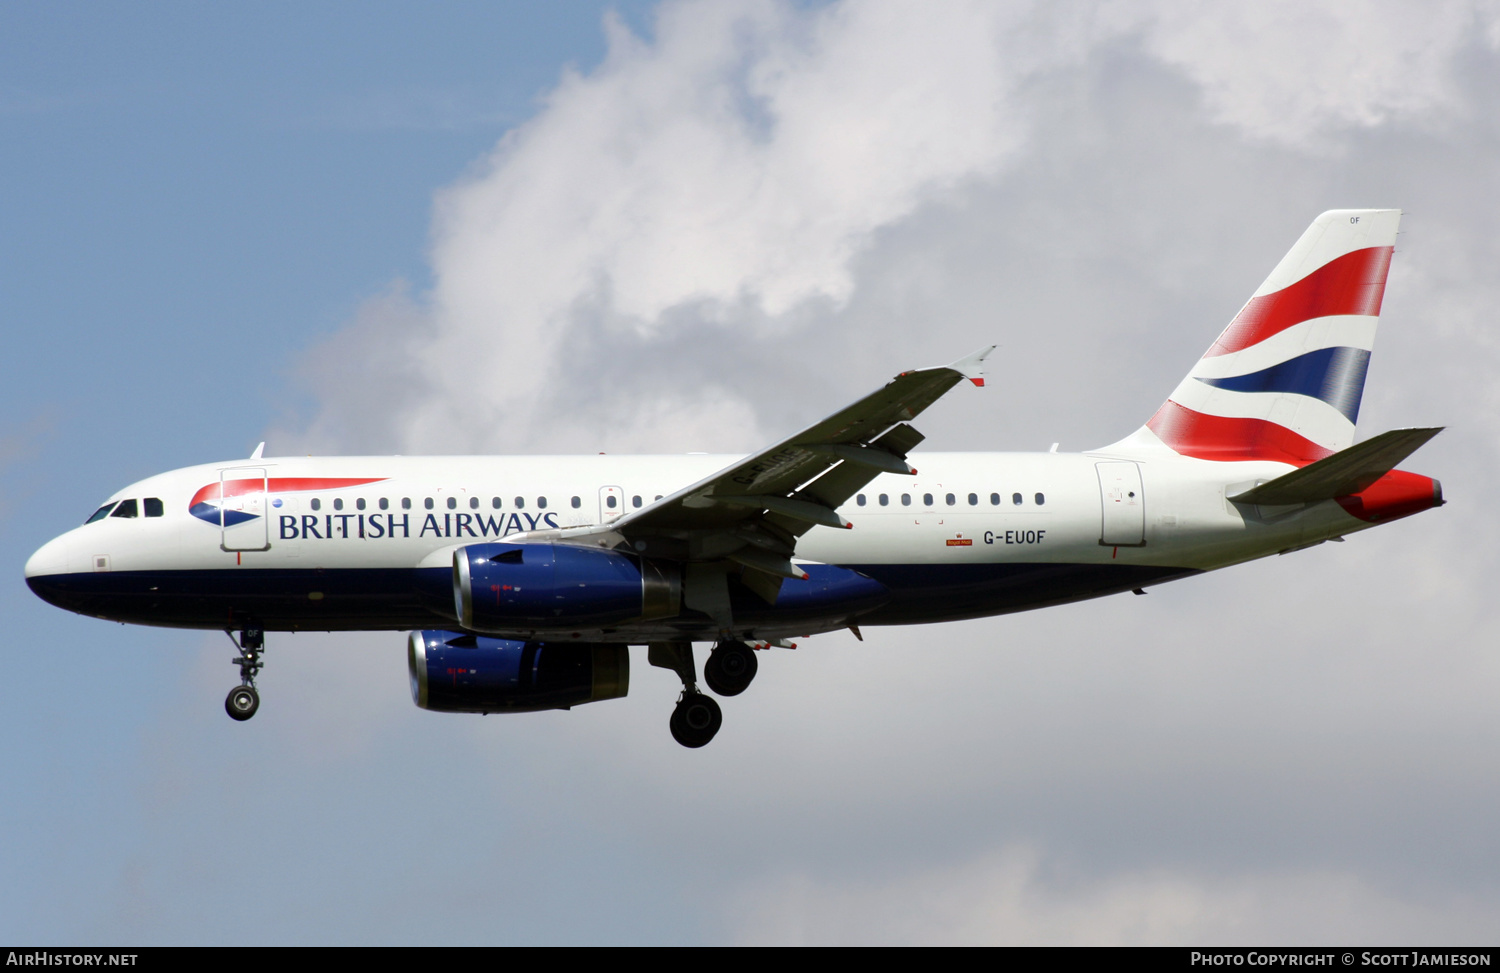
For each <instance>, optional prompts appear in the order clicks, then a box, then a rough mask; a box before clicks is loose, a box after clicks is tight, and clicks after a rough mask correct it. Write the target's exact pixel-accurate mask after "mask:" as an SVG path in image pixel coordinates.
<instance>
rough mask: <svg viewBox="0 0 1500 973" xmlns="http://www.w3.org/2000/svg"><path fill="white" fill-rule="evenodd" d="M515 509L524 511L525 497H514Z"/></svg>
mask: <svg viewBox="0 0 1500 973" xmlns="http://www.w3.org/2000/svg"><path fill="white" fill-rule="evenodd" d="M516 509H517V510H525V509H526V498H525V497H516Z"/></svg>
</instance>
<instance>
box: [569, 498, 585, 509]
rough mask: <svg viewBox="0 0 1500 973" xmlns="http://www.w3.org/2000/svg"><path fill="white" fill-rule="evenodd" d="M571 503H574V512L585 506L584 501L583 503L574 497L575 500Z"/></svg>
mask: <svg viewBox="0 0 1500 973" xmlns="http://www.w3.org/2000/svg"><path fill="white" fill-rule="evenodd" d="M569 502H570V503H572V504H573V509H574V510H577V509H578V508H579V507H581V506H583V501H582V500H580V499H578V498H577V497H574V498H573V499H572V500H571V501H569Z"/></svg>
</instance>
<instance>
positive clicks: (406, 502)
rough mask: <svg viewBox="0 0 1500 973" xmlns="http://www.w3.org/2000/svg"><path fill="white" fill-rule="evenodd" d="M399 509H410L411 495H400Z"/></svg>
mask: <svg viewBox="0 0 1500 973" xmlns="http://www.w3.org/2000/svg"><path fill="white" fill-rule="evenodd" d="M401 509H402V510H410V509H411V497H402V498H401Z"/></svg>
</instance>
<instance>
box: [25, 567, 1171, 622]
mask: <svg viewBox="0 0 1500 973" xmlns="http://www.w3.org/2000/svg"><path fill="white" fill-rule="evenodd" d="M810 567H812V566H810ZM846 567H847V568H848V569H850V570H851V571H853V572H856V573H857V574H858V575H862V576H863V577H864V578H865V579H868V581H866V582H864V583H859V580H858V579H854V580H849V579H848V578H847V577H846V579H845V580H843V581H841V582H840V583H839V584H838V585H825V586H824V588H823V589H821V590H819V589H817V587H816V586H817V584H818V583H819V582H820V578H819V575H820V574H821V573H822V572H817V571H814V572H813V574H814V577H813V579H812V581H811V582H799V581H786V582H785V583H784V584H783V586H782V592H783V593H782V594H781V595H780V596H779V597H778V599H777V604H776V605H774V606H773V605H768V604H767V603H766V602H765V601H764V600H762V599H761V598H760V597H759V596H757V595H755V594H754V593H753V592H751V591H750V590H749V589H747V588H745V587H744V586H742V585H740V584H739V583H738V582H737V581H735V580H731V583H730V601H731V605H732V608H733V613H734V621H735V625H736V627H741V626H744V627H747V628H752V627H754V626H757V625H773V624H775V625H780V626H786V625H804V624H805V625H806V626H807V629H808V630H809V631H813V630H816V629H818V628H827V627H830V625H835V626H836V625H837V624H840V623H846V622H850V621H853V622H856V623H858V624H861V625H910V624H920V623H926V622H940V621H952V620H956V619H961V618H976V617H981V616H985V615H999V614H1005V613H1008V612H1016V611H1025V610H1027V609H1031V608H1041V607H1044V606H1047V605H1058V604H1063V603H1066V602H1071V601H1080V600H1083V599H1086V598H1095V597H1099V596H1101V595H1108V594H1114V593H1117V592H1121V591H1129V590H1131V589H1132V588H1139V587H1141V586H1143V585H1148V584H1157V583H1159V582H1162V581H1168V580H1171V579H1173V578H1180V577H1184V576H1186V575H1189V574H1194V573H1196V572H1195V571H1193V570H1191V569H1186V568H1164V567H1140V566H1130V565H1108V564H1105V565H1099V564H978V565H910V564H907V565H896V564H865V565H847V566H846ZM837 573H838V574H840V575H845V576H847V572H842V571H840V572H837ZM27 583H28V584H29V585H30V586H31V589H32V591H34V592H35V593H36V594H37V596H38V597H40V598H42V599H43V600H45V601H47V602H50V603H51V604H54V605H56V606H58V607H59V608H66V609H68V610H69V611H74V612H78V613H80V614H84V615H92V616H95V617H99V618H107V619H110V620H112V621H120V622H132V623H135V624H142V625H159V626H167V627H177V628H199V629H222V628H235V627H241V626H244V625H258V626H260V627H262V628H265V629H269V630H272V631H296V630H313V631H379V630H404V629H423V628H444V629H451V628H453V627H454V626H455V624H456V623H455V621H454V615H453V572H452V571H451V570H450V569H449V568H447V567H441V568H421V569H417V568H343V569H317V568H314V569H296V570H293V569H270V570H263V569H246V570H237V571H114V572H100V573H91V574H69V575H50V576H45V577H36V578H28V579H27ZM803 585H807V586H809V587H805V588H804V587H800V586H803ZM695 614H696V613H692V612H685V615H686V616H688V617H689V618H692V617H694V616H695ZM657 627H659V626H657ZM629 629H630V626H629V625H623V626H621V627H620V633H621V635H622V636H623V635H627V634H628V632H629Z"/></svg>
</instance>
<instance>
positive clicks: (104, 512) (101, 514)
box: [84, 502, 114, 524]
mask: <svg viewBox="0 0 1500 973" xmlns="http://www.w3.org/2000/svg"><path fill="white" fill-rule="evenodd" d="M113 508H114V503H113V502H110V503H106V504H105V505H104V506H102V507H100V508H99V509H98V510H95V511H94V515H93V516H92V517H90V518H89V519H88V520H85V521H84V523H85V524H92V523H93V522H94V521H96V520H103V519H104V518H105V517H108V516H109V512H110V510H112V509H113Z"/></svg>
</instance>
